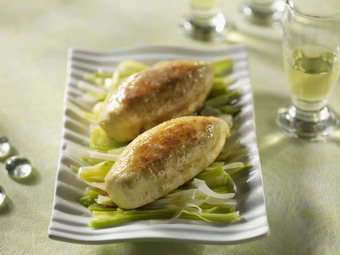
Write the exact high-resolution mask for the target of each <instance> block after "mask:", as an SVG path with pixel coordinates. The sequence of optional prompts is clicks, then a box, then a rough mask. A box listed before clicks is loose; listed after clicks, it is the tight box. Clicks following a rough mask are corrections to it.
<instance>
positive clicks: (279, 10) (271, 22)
mask: <svg viewBox="0 0 340 255" xmlns="http://www.w3.org/2000/svg"><path fill="white" fill-rule="evenodd" d="M284 6H285V4H284V2H283V1H282V0H245V1H244V2H242V4H241V6H240V11H241V14H242V16H244V17H245V19H246V20H248V21H249V22H250V23H253V24H256V25H260V26H272V27H278V26H281V23H282V17H283V13H284Z"/></svg>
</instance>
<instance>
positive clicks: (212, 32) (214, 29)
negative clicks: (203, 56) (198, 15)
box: [178, 13, 232, 42]
mask: <svg viewBox="0 0 340 255" xmlns="http://www.w3.org/2000/svg"><path fill="white" fill-rule="evenodd" d="M178 25H179V29H180V31H181V32H182V33H184V34H185V35H187V36H188V37H190V38H192V39H195V40H198V41H204V42H221V41H224V40H225V39H226V37H227V35H228V33H229V32H230V30H231V29H232V25H231V23H228V22H227V21H226V20H225V18H224V15H223V14H222V13H221V14H218V15H216V17H214V20H213V21H212V22H211V24H207V25H202V24H200V23H199V22H195V21H194V20H192V19H190V18H185V17H183V18H182V19H181V20H180V21H179V24H178Z"/></svg>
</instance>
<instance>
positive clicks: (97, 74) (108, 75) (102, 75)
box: [94, 70, 113, 79]
mask: <svg viewBox="0 0 340 255" xmlns="http://www.w3.org/2000/svg"><path fill="white" fill-rule="evenodd" d="M112 75H113V72H106V71H104V70H98V71H97V72H95V73H94V76H95V77H96V78H103V79H108V78H112Z"/></svg>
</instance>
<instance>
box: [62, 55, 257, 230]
mask: <svg viewBox="0 0 340 255" xmlns="http://www.w3.org/2000/svg"><path fill="white" fill-rule="evenodd" d="M214 64H215V75H214V83H213V86H212V89H211V91H210V94H209V96H208V98H207V100H206V102H205V105H204V107H203V108H202V109H201V110H200V111H199V113H198V114H200V115H205V116H216V117H220V118H223V119H224V120H226V121H227V122H228V123H229V124H231V125H232V122H233V116H235V115H236V114H237V113H238V112H239V111H240V109H239V108H238V107H236V106H235V102H237V98H238V95H239V93H240V92H241V91H240V90H230V89H229V86H230V85H231V84H233V83H234V82H235V81H236V80H235V78H234V77H233V76H232V75H231V72H232V65H233V61H232V59H231V58H229V57H225V58H223V59H220V60H216V61H214ZM146 68H148V66H147V65H145V64H143V63H140V62H137V61H134V60H126V61H122V62H121V63H120V64H119V65H118V66H117V67H116V69H115V71H114V72H108V71H105V70H102V69H99V70H98V71H97V72H95V73H91V74H90V73H87V74H85V75H84V80H83V81H80V82H79V83H78V88H79V89H80V90H83V91H84V92H85V93H84V95H82V96H80V97H79V98H78V99H79V101H80V102H82V103H83V104H85V105H86V106H88V108H89V109H91V110H89V111H88V110H84V109H83V108H80V107H78V106H77V105H76V104H73V103H71V102H67V105H66V106H67V108H68V109H69V110H71V111H73V112H75V113H76V114H78V115H79V116H81V117H82V118H84V119H85V120H87V121H88V122H89V123H91V124H90V125H89V126H90V142H89V146H88V147H84V146H80V145H75V144H68V145H67V147H66V152H67V153H68V154H69V155H72V156H74V157H76V158H78V159H82V161H83V163H84V164H83V166H82V167H79V168H78V167H75V166H70V168H71V170H72V171H74V172H75V173H76V174H77V175H78V177H79V179H80V180H81V181H82V182H84V183H86V184H87V185H88V187H87V189H86V195H85V196H84V197H82V198H80V200H79V201H80V203H81V204H82V205H83V206H85V207H87V208H88V209H89V210H90V211H91V212H92V215H93V217H94V219H93V220H92V221H91V222H90V223H89V226H91V227H93V228H104V227H110V226H113V225H115V224H119V223H124V222H131V221H136V220H153V221H154V222H157V221H160V220H162V219H163V221H171V220H174V219H178V218H181V219H190V220H200V221H205V222H233V221H236V220H238V219H239V212H238V211H236V210H235V206H236V200H235V199H234V196H235V193H236V191H237V187H236V185H235V183H234V181H233V179H232V176H234V175H236V174H238V173H240V172H242V171H243V170H246V169H249V168H250V167H251V165H245V164H244V163H242V162H233V159H234V158H236V157H237V156H239V155H241V154H243V153H244V150H242V149H240V147H241V146H239V145H240V144H239V143H237V144H235V145H233V146H229V149H228V150H226V151H223V153H221V155H220V156H219V157H218V158H217V159H216V160H215V162H214V163H213V164H212V165H210V166H209V167H208V168H207V169H206V170H205V171H203V172H202V173H200V174H198V175H197V176H196V177H195V178H193V179H192V180H190V181H188V182H187V183H185V184H184V185H182V186H180V187H178V188H177V189H176V190H174V191H172V192H171V193H169V194H168V195H166V196H165V197H163V198H160V199H158V200H156V201H154V202H152V203H150V204H148V205H145V206H143V207H140V208H137V209H132V210H125V209H122V208H119V207H117V206H116V205H115V204H114V203H113V202H112V200H111V199H110V198H109V196H108V195H107V193H106V192H105V185H104V179H105V176H106V174H107V173H108V171H109V170H110V169H111V167H112V165H113V164H114V162H115V160H117V158H118V157H119V155H120V153H121V152H122V151H123V150H124V149H125V147H126V145H127V144H124V143H117V142H115V141H113V140H111V139H110V138H109V137H108V136H107V135H106V133H105V131H104V130H102V129H101V128H100V127H99V125H98V124H97V117H98V114H99V111H100V108H101V106H102V104H103V102H104V100H105V98H106V97H107V95H108V94H109V93H110V91H113V90H114V89H116V88H117V87H118V86H119V85H120V84H121V83H122V82H123V81H124V80H125V79H126V78H127V77H129V76H130V75H132V74H134V73H136V72H139V71H142V70H144V69H146ZM231 162H232V163H231Z"/></svg>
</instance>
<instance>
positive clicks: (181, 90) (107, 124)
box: [99, 61, 214, 141]
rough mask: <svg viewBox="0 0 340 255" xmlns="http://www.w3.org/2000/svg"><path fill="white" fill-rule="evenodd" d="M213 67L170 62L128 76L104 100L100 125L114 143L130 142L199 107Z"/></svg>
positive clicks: (211, 79) (208, 84)
mask: <svg viewBox="0 0 340 255" xmlns="http://www.w3.org/2000/svg"><path fill="white" fill-rule="evenodd" d="M213 72H214V66H213V65H212V64H210V63H207V62H199V61H171V62H169V63H167V64H162V65H158V66H155V67H152V68H150V69H147V70H145V71H142V72H140V73H137V74H135V75H133V76H131V77H130V78H129V79H128V80H127V81H126V82H125V83H124V84H122V85H121V86H120V87H119V88H118V89H117V90H116V91H115V92H114V93H113V94H112V95H111V96H110V98H109V99H108V100H107V101H106V103H105V105H104V107H103V109H102V111H101V114H100V116H99V124H100V125H101V127H102V128H103V129H104V130H105V131H106V132H107V133H108V135H109V136H110V137H112V138H113V139H115V140H117V141H130V140H132V139H133V138H135V137H136V136H137V135H139V134H140V133H142V132H144V131H145V130H148V129H150V128H152V127H154V126H156V125H158V124H159V123H162V122H164V121H166V120H169V119H172V118H175V117H179V116H185V115H191V114H192V113H194V112H195V111H197V110H198V109H199V108H201V107H202V105H203V103H204V101H205V99H206V97H207V96H208V93H209V91H210V89H211V86H212V82H213Z"/></svg>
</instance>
